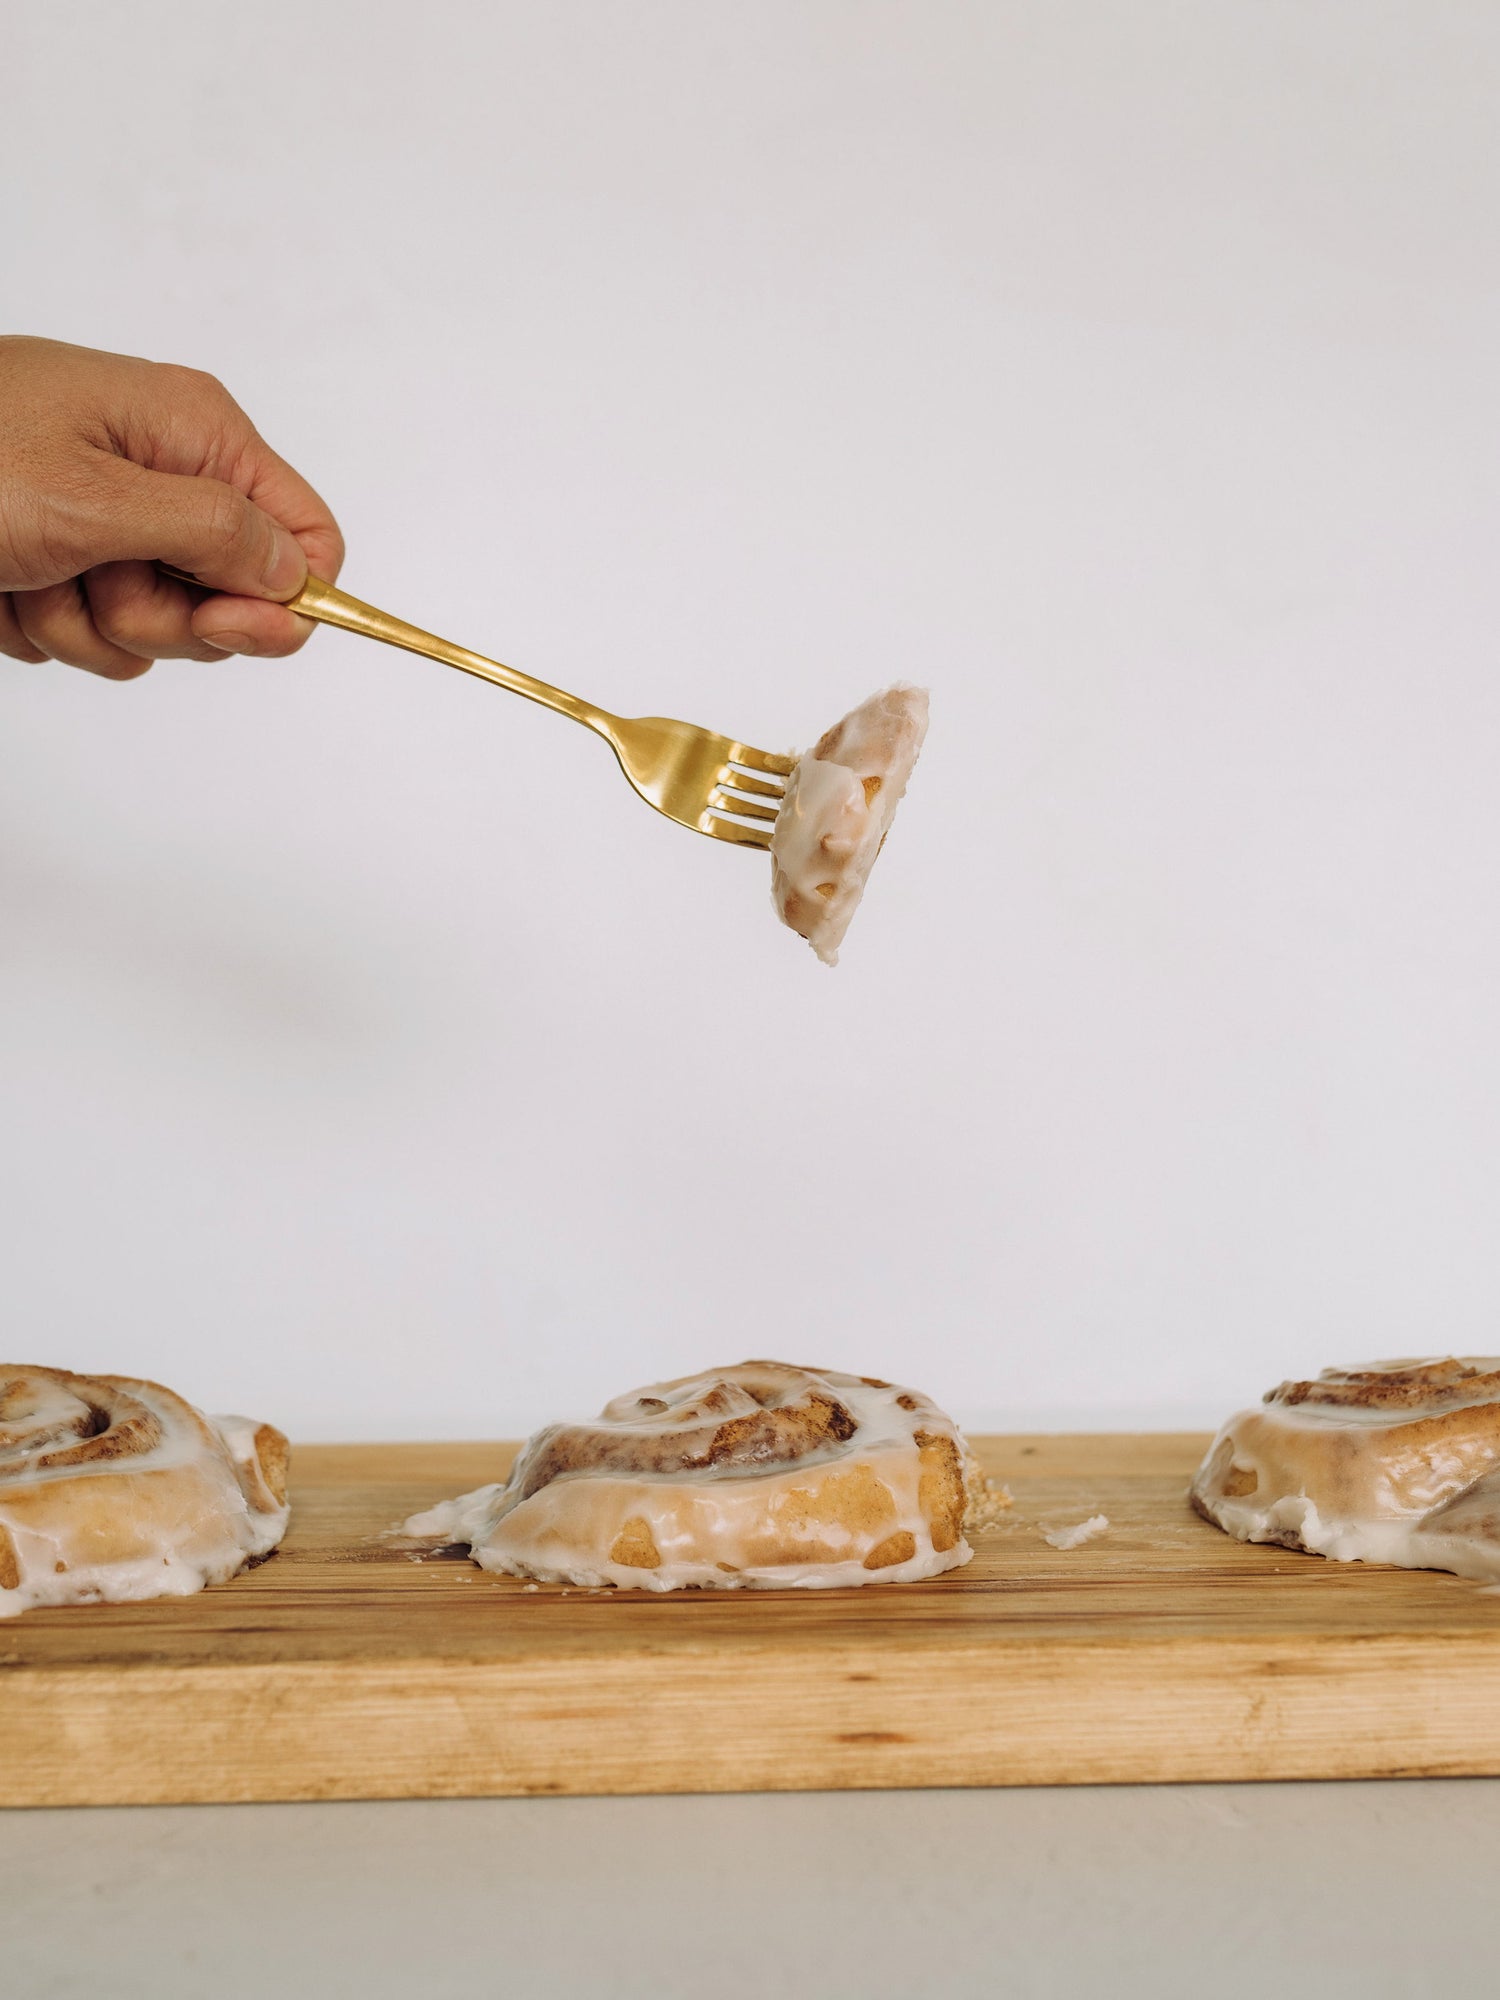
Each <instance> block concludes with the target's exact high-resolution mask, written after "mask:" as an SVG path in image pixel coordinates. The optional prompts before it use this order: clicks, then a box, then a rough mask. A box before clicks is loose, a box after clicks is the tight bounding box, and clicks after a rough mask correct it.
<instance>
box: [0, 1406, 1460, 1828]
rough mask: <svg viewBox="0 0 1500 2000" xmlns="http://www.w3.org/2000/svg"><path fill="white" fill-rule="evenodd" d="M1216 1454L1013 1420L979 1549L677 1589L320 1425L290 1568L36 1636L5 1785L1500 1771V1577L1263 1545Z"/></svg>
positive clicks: (542, 1786) (111, 1791)
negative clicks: (562, 1551)
mask: <svg viewBox="0 0 1500 2000" xmlns="http://www.w3.org/2000/svg"><path fill="white" fill-rule="evenodd" d="M1204 1442H1205V1440H1204V1439H1202V1438H1200V1437H1182V1436H1149V1437H1132V1436H1118V1437H1117V1436H1102V1437H1013V1438H990V1439H981V1440H979V1441H978V1444H979V1449H980V1454H981V1457H982V1458H983V1460H984V1462H985V1464H986V1466H987V1469H988V1470H989V1471H990V1472H991V1473H993V1474H995V1475H997V1476H998V1477H1000V1478H1003V1479H1005V1480H1006V1481H1007V1482H1008V1483H1009V1484H1010V1486H1011V1489H1012V1491H1013V1493H1014V1495H1015V1506H1014V1509H1013V1510H1012V1511H1011V1513H1010V1514H1008V1515H1007V1516H1006V1517H1005V1519H1004V1520H1003V1521H1002V1522H1001V1523H1000V1524H999V1525H998V1526H996V1527H994V1528H992V1529H988V1530H986V1531H984V1532H982V1533H981V1534H979V1535H978V1536H976V1537H975V1538H974V1540H975V1546H976V1551H977V1553H976V1555H975V1559H974V1561H973V1562H972V1563H971V1564H969V1566H968V1567H967V1568H965V1569H962V1570H958V1571H955V1572H953V1573H951V1574H950V1575H948V1576H945V1577H940V1578H938V1579H936V1580H934V1581H933V1582H932V1583H929V1584H904V1585H885V1586H881V1585H871V1586H869V1587H867V1588H865V1589H862V1590H853V1591H817V1592H760V1591H757V1592H724V1593H709V1592H696V1591H688V1592H681V1593H677V1594H674V1595H672V1596H667V1597H652V1596H650V1595H648V1594H645V1593H636V1592H628V1593H627V1592H618V1591H600V1592H597V1593H594V1592H588V1591H580V1590H567V1589H564V1588H561V1587H557V1586H542V1587H540V1588H533V1589H530V1590H528V1589H526V1588H524V1587H523V1586H522V1585H521V1584H520V1583H518V1582H516V1581H514V1580H512V1579H510V1578H503V1577H492V1576H489V1575H486V1574H485V1573H484V1572H482V1571H480V1570H477V1569H476V1568H474V1566H473V1565H472V1564H471V1563H469V1562H468V1561H467V1560H466V1559H457V1558H453V1557H432V1558H428V1559H422V1560H419V1559H417V1557H416V1556H415V1554H414V1552H413V1551H412V1550H411V1548H410V1547H409V1546H408V1545H403V1544H401V1543H400V1542H397V1541H392V1540H390V1539H387V1538H383V1531H384V1530H385V1529H387V1528H389V1527H390V1526H391V1525H392V1524H393V1523H395V1522H397V1521H399V1520H401V1519H402V1518H403V1517H404V1516H405V1515H407V1514H408V1513H410V1512H412V1511H413V1510H414V1509H416V1508H418V1507H422V1506H426V1505H429V1504H430V1503H431V1502H432V1501H434V1500H436V1499H439V1498H442V1497H444V1496H448V1495H451V1494H453V1493H456V1492H458V1491H460V1490H462V1489H463V1488H465V1487H468V1486H473V1485H478V1484H480V1483H482V1482H483V1481H485V1480H488V1479H495V1478H499V1477H501V1476H503V1474H504V1471H505V1469H506V1467H507V1465H508V1463H509V1458H510V1452H511V1448H510V1447H507V1446H501V1445H493V1444H490V1445H484V1444H476V1445H386V1446H377V1445H324V1446H310V1447H304V1448H303V1449H302V1450H300V1451H299V1452H298V1453H297V1454H296V1455H295V1458H294V1462H293V1503H294V1513H293V1525H292V1530H291V1533H290V1534H289V1535H288V1537H287V1541H286V1543H285V1545H284V1547H283V1548H282V1550H281V1552H280V1554H278V1555H277V1556H275V1557H273V1558H272V1559H271V1560H270V1561H269V1562H267V1563H265V1564H264V1565H263V1566H262V1567H261V1568H259V1569H256V1570H253V1571H251V1572H250V1573H249V1574H248V1575H246V1576H243V1577H240V1578H238V1579H236V1581H234V1582H233V1583H230V1584H225V1585H223V1586H221V1587H220V1588H218V1589H216V1590H209V1591H205V1592H204V1593H203V1594H202V1595H201V1596H199V1597H194V1598H187V1599H169V1600H163V1601H161V1602H158V1603H154V1604H142V1605H105V1606H96V1607H90V1608H84V1609H74V1610H67V1611H44V1612H31V1613H28V1614H27V1615H26V1616H24V1617H22V1618H19V1619H16V1620H13V1621H10V1622H8V1623H5V1624H0V1804H4V1805H62V1804H116V1803H148V1802H170V1801H188V1800H242V1799H327V1798H406V1797H461V1796H467V1795H474V1794H485V1793H489V1794H497V1793H566V1792H648V1791H660V1792H673V1791H748V1790H806V1789H822V1788H827V1787H838V1788H850V1787H870V1786H892V1785H996V1784H1075V1783H1086V1782H1087V1783H1091V1782H1111V1781H1127V1780H1128V1781H1148V1782H1150V1781H1166V1780H1179V1779H1240V1778H1291V1777H1374V1776H1386V1777H1388V1776H1399V1775H1417V1774H1422V1775H1430V1774H1458V1773H1481V1772H1483V1773H1496V1772H1500V1596H1496V1595H1487V1594H1485V1593H1483V1592H1481V1591H1479V1590H1477V1589H1476V1588H1475V1586H1474V1585H1473V1584H1471V1583H1465V1582H1463V1581H1461V1580H1459V1579H1458V1578H1455V1577H1449V1576H1442V1575H1438V1574H1435V1573H1428V1572H1421V1573H1410V1572H1404V1571H1397V1570H1384V1569H1374V1568H1370V1567H1367V1566H1365V1565H1361V1564H1348V1565H1343V1564H1334V1563H1327V1562H1324V1561H1322V1560H1321V1559H1320V1558H1318V1557H1315V1556H1302V1555H1295V1554H1292V1553H1290V1552H1288V1551H1285V1550H1280V1549H1270V1548H1249V1547H1245V1546H1242V1545H1241V1544H1239V1543H1237V1542H1232V1541H1230V1540H1229V1539H1228V1537H1227V1536H1224V1535H1222V1534H1220V1533H1219V1532H1218V1531H1217V1530H1216V1529H1214V1528H1212V1527H1210V1526H1209V1525H1208V1524H1207V1523H1206V1522H1203V1521H1201V1520H1199V1519H1198V1518H1197V1517H1196V1516H1195V1515H1194V1514H1193V1513H1192V1512H1191V1511H1190V1510H1189V1508H1188V1506H1187V1504H1186V1501H1185V1499H1184V1497H1183V1496H1184V1491H1185V1488H1186V1484H1187V1480H1188V1477H1189V1475H1190V1473H1191V1471H1192V1469H1193V1467H1194V1466H1195V1464H1196V1463H1197V1460H1198V1458H1199V1456H1200V1455H1201V1452H1202V1448H1203V1445H1204ZM1096 1512H1103V1513H1105V1514H1107V1515H1108V1516H1109V1517H1110V1521H1111V1523H1112V1525H1111V1528H1110V1531H1109V1533H1108V1534H1107V1535H1106V1536H1105V1537H1103V1538H1102V1539H1101V1540H1098V1541H1094V1542H1090V1543H1088V1544H1086V1545H1085V1546H1084V1547H1082V1548H1080V1549H1076V1550H1072V1551H1066V1552H1064V1551H1059V1550H1056V1549H1053V1548H1050V1547H1049V1546H1048V1545H1047V1544H1046V1543H1045V1542H1044V1541H1043V1540H1042V1538H1041V1534H1040V1526H1041V1524H1044V1523H1046V1524H1050V1523H1053V1522H1067V1521H1076V1520H1079V1519H1082V1518H1083V1517H1084V1516H1086V1515H1089V1514H1093V1513H1096Z"/></svg>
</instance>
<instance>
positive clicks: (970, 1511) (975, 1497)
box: [964, 1452, 1014, 1528]
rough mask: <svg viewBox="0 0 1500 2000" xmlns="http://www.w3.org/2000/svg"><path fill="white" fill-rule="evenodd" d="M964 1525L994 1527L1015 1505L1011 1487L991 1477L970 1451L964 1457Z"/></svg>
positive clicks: (969, 1526)
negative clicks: (1008, 1509)
mask: <svg viewBox="0 0 1500 2000" xmlns="http://www.w3.org/2000/svg"><path fill="white" fill-rule="evenodd" d="M964 1496H965V1498H964V1527H965V1528H993V1527H994V1526H995V1525H996V1524H997V1522H998V1521H999V1519H1000V1517H1001V1515H1002V1514H1004V1513H1005V1512H1006V1510H1007V1508H1009V1507H1011V1506H1013V1505H1014V1502H1013V1501H1012V1499H1011V1493H1010V1488H1009V1487H1008V1486H1005V1485H1002V1484H1001V1482H1000V1481H999V1480H998V1479H991V1478H990V1477H989V1475H988V1474H987V1473H986V1472H985V1470H984V1469H983V1467H982V1466H981V1465H980V1463H979V1460H978V1459H977V1458H975V1456H974V1454H973V1453H972V1452H970V1453H969V1454H968V1456H967V1457H966V1458H965V1459H964Z"/></svg>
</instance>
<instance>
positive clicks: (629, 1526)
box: [609, 1514, 661, 1569]
mask: <svg viewBox="0 0 1500 2000" xmlns="http://www.w3.org/2000/svg"><path fill="white" fill-rule="evenodd" d="M609 1559H610V1561H611V1562H612V1563H618V1564H619V1565H620V1567H621V1569H660V1568H661V1551H660V1549H658V1548H657V1546H656V1543H655V1540H654V1539H653V1537H652V1534H651V1528H650V1524H649V1523H648V1522H646V1521H644V1520H643V1519H642V1518H641V1516H640V1515H639V1514H632V1515H631V1517H630V1519H629V1520H628V1521H627V1522H626V1523H625V1525H624V1527H623V1528H621V1530H620V1532H619V1534H617V1535H616V1536H615V1539H614V1541H613V1543H612V1544H611V1546H610V1551H609Z"/></svg>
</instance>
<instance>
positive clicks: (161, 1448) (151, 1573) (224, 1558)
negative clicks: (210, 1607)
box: [0, 1364, 288, 1618]
mask: <svg viewBox="0 0 1500 2000" xmlns="http://www.w3.org/2000/svg"><path fill="white" fill-rule="evenodd" d="M287 1460H288V1448H287V1441H286V1439H285V1438H284V1437H283V1436H282V1434H281V1432H280V1431H278V1430H275V1429H273V1427H272V1426H271V1425H270V1424H256V1423H254V1422H252V1421H251V1420H250V1419H249V1418H246V1417H205V1416H204V1415H203V1414H202V1413H201V1412H200V1411H198V1410H195V1409H194V1408H193V1406H192V1405H191V1404H190V1403H186V1402H184V1401H183V1399H182V1398H181V1397H180V1396H177V1395H174V1394H173V1393H172V1391H171V1390H170V1389H163V1388H162V1387H161V1386H160V1385H159V1384H158V1383H155V1382H140V1381H136V1380H135V1379H134V1378H133V1377H131V1376H127V1375H73V1374H69V1373H68V1372H67V1371H66V1370H64V1369H61V1368H33V1367H20V1366H11V1365H6V1364H0V1618H9V1617H14V1616H15V1615H16V1614H17V1613H18V1612H22V1611H26V1610H29V1609H31V1608H32V1607H33V1606H35V1605H46V1604H84V1603H108V1604H120V1603H125V1602H127V1601H131V1600H134V1599H138V1598H147V1597H182V1596H187V1595H188V1594H190V1593H191V1592H193V1591H195V1590H201V1589H202V1588H203V1587H204V1585H205V1584H209V1583H223V1582H225V1581H226V1580H227V1579H228V1578H229V1577H231V1576H234V1575H235V1574H236V1572H237V1571H239V1570H241V1569H243V1568H244V1566H245V1564H246V1563H247V1562H250V1561H253V1560H254V1559H255V1558H256V1557H259V1556H264V1555H268V1554H269V1553H270V1551H271V1550H272V1549H274V1548H275V1547H276V1545H277V1543H278V1542H279V1541H280V1540H281V1538H282V1536H283V1534H285V1532H286V1524H287V1513H288V1509H287V1504H286V1478H287Z"/></svg>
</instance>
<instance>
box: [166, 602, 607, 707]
mask: <svg viewBox="0 0 1500 2000" xmlns="http://www.w3.org/2000/svg"><path fill="white" fill-rule="evenodd" d="M158 567H159V568H160V569H162V570H164V571H165V572H166V574H167V575H168V576H174V577H176V578H177V579H178V581H179V582H181V583H191V584H195V585H196V586H197V588H198V589H199V590H207V589H209V588H211V586H210V585H208V584H204V583H199V581H198V578H197V577H195V576H193V575H191V574H190V573H189V572H188V571H187V570H183V569H173V567H172V566H171V564H170V563H161V564H159V565H158ZM286 608H287V610H288V611H295V612H297V613H298V615H299V616H300V617H303V618H315V619H316V620H317V621H318V623H319V624H320V625H337V626H339V627H340V629H341V630H342V631H345V632H358V633H359V635H360V637H361V638H364V639H379V640H380V641H381V642H382V643H383V644H384V645H387V646H400V647H401V648H402V649H403V650H404V651H405V652H408V653H420V654H422V655H423V657H424V658H426V659H429V660H439V661H441V662H442V664H443V665H444V666H445V667H457V668H458V670H459V672H460V673H464V674H474V675H475V676H477V678H478V679H480V680H482V681H492V682H493V683H494V685H495V686H496V687H503V688H509V690H510V692H511V693H512V694H519V695H524V696H525V697H526V699H527V700H528V701H539V702H540V703H541V704H542V706H543V708H551V709H555V710H556V711H557V713H558V714H559V715H566V716H569V717H571V718H572V720H573V721H574V722H581V723H582V724H583V725H584V727H585V728H587V729H594V730H597V731H598V733H599V734H600V735H601V736H603V737H605V738H606V739H607V740H609V741H610V742H613V741H614V736H613V731H612V729H611V727H610V725H611V724H612V723H613V722H614V721H615V717H614V716H612V715H610V714H609V713H608V711H607V710H605V709H602V708H595V707H594V705H593V703H592V702H587V701H580V700H579V698H578V696H577V695H575V694H569V693H568V692H567V690H566V689H565V688H558V687H553V686H552V685H551V684H550V682H548V681H539V680H536V679H535V678H534V677H533V676H532V675H531V674H523V673H522V672H521V671H520V670H519V668H516V667H507V666H502V665H501V663H500V661H499V660H487V659H486V658H485V657H484V655H483V653H471V652H470V651H469V649H468V647H467V646H455V645H454V644H453V643H452V641H451V640H448V639H439V638H438V637H437V635H436V634H435V633H432V632H424V631H423V630H422V628H421V627H420V626H419V625H408V624H407V623H406V620H405V619H404V618H393V617H392V616H391V614H390V613H389V612H388V611H380V610H378V609H377V608H376V607H375V606H374V605H373V604H366V603H364V602H363V600H362V599H360V598H358V597H351V596H350V595H349V593H348V591H346V590H336V589H335V588H334V586H333V585H332V584H331V583H324V582H323V581H322V579H321V578H320V577H316V576H309V577H308V579H307V581H306V583H304V584H303V586H302V588H301V590H299V591H298V593H297V595H296V596H295V597H293V598H291V599H290V600H289V601H288V602H287V607H286Z"/></svg>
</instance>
